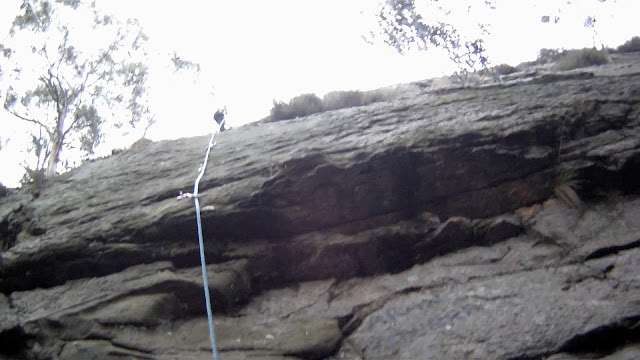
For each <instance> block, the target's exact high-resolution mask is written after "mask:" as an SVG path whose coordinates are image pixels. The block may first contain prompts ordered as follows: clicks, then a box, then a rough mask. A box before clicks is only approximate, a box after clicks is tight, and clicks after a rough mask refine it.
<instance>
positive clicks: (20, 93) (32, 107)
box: [0, 0, 149, 177]
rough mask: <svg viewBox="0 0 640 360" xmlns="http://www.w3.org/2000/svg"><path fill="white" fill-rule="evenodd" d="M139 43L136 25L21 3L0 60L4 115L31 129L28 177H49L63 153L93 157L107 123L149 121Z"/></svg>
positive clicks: (91, 9) (82, 5)
mask: <svg viewBox="0 0 640 360" xmlns="http://www.w3.org/2000/svg"><path fill="white" fill-rule="evenodd" d="M146 41H147V37H146V35H145V34H144V33H143V32H142V29H141V27H140V25H139V23H138V22H137V21H136V20H131V19H127V20H126V21H125V22H121V21H118V20H117V19H115V18H114V17H112V16H110V15H106V14H102V13H100V12H99V11H98V9H97V8H96V6H95V3H93V2H91V3H86V2H84V1H82V0H55V1H49V0H24V1H23V3H22V5H21V7H20V13H19V14H18V15H17V16H16V18H15V20H14V21H13V24H12V27H11V30H10V37H9V38H8V43H5V44H0V50H1V53H2V60H3V66H2V67H1V68H2V69H3V72H2V75H3V79H2V80H3V81H2V83H3V87H4V88H5V91H4V92H3V93H0V95H2V96H3V97H4V109H5V110H6V111H8V112H9V113H11V114H13V115H14V116H15V117H16V118H18V119H20V120H22V121H24V122H27V123H30V124H33V125H34V129H35V130H34V131H33V132H32V134H31V137H32V144H33V147H32V148H31V149H30V150H31V152H32V153H33V154H34V155H35V157H36V158H37V161H36V166H35V169H29V168H28V169H27V171H28V172H29V171H34V170H45V169H46V171H45V173H46V176H47V177H49V176H51V175H54V174H55V173H56V172H57V165H58V164H59V163H60V161H61V153H62V152H63V149H70V148H74V149H78V150H80V151H81V152H82V153H83V154H86V155H91V154H93V151H94V148H95V147H96V146H97V145H98V144H99V143H100V142H101V140H102V137H103V136H102V129H103V127H104V125H105V123H107V122H109V123H110V124H112V125H113V126H115V127H116V128H120V127H122V126H123V125H124V124H125V122H126V123H128V124H129V125H131V126H135V124H136V123H138V122H139V121H140V120H142V119H144V118H146V117H148V116H149V108H148V106H147V98H146V90H147V88H146V82H147V78H148V68H147V65H145V63H144V62H143V61H144V58H145V52H144V45H145V43H146Z"/></svg>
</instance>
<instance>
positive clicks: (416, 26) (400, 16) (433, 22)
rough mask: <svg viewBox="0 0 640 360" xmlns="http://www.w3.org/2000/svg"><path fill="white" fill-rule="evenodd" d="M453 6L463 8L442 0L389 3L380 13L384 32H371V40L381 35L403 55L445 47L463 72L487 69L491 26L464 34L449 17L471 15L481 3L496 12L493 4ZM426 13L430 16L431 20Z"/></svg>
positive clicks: (390, 0)
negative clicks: (463, 14)
mask: <svg viewBox="0 0 640 360" xmlns="http://www.w3.org/2000/svg"><path fill="white" fill-rule="evenodd" d="M449 4H450V5H457V6H459V7H458V9H457V10H454V9H452V8H445V7H444V5H442V2H439V1H438V0H424V1H422V2H419V4H416V1H415V0H386V1H385V2H384V3H382V4H381V5H380V7H379V9H378V13H377V17H378V23H379V25H380V28H379V30H380V31H379V33H371V34H370V37H369V39H370V40H369V41H372V40H373V39H375V38H377V37H378V36H381V37H382V39H383V40H384V42H385V43H387V44H388V45H390V46H392V47H394V48H395V49H396V50H397V51H398V52H399V53H401V54H403V53H405V52H406V51H408V50H411V49H413V48H417V49H418V50H427V49H429V48H430V47H432V46H433V47H437V48H442V49H444V50H445V51H447V53H448V55H449V58H450V59H451V60H452V61H454V62H455V63H456V64H457V65H458V67H459V68H460V69H461V70H463V71H466V70H474V69H477V68H485V67H486V66H487V65H488V62H489V60H488V57H487V54H486V49H485V47H484V41H485V37H486V36H487V35H489V27H488V24H483V23H476V24H474V25H475V26H472V27H469V28H468V30H466V31H461V30H460V26H459V24H452V23H450V22H448V21H447V20H446V18H447V17H450V16H449V15H452V14H453V13H455V12H458V13H460V12H463V11H464V12H467V13H469V12H471V10H472V8H473V7H475V6H476V5H477V4H480V5H481V6H484V7H487V8H489V9H493V8H494V6H493V4H492V2H491V1H488V0H466V1H464V2H455V3H454V2H450V3H449ZM461 4H463V5H464V6H460V5H461ZM423 13H428V18H426V17H425V16H423ZM456 15H460V14H456Z"/></svg>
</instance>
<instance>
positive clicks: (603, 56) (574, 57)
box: [555, 48, 611, 71]
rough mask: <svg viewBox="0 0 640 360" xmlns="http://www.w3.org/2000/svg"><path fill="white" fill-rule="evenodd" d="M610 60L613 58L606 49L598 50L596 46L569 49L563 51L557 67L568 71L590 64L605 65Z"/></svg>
mask: <svg viewBox="0 0 640 360" xmlns="http://www.w3.org/2000/svg"><path fill="white" fill-rule="evenodd" d="M609 62H611V58H610V57H609V55H608V54H607V51H606V50H596V49H595V48H591V49H586V48H585V49H581V50H568V51H565V52H564V53H562V56H560V58H559V59H558V61H556V65H555V69H556V70H559V71H567V70H573V69H579V68H584V67H588V66H595V65H604V64H607V63H609Z"/></svg>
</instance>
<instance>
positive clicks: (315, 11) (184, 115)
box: [0, 0, 640, 186]
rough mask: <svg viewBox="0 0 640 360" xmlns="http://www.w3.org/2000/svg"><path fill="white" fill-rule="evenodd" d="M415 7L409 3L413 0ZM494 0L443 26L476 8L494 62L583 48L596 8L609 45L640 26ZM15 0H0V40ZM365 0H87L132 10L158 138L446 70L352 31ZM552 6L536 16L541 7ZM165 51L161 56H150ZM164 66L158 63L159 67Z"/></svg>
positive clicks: (589, 3)
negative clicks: (191, 67)
mask: <svg viewBox="0 0 640 360" xmlns="http://www.w3.org/2000/svg"><path fill="white" fill-rule="evenodd" d="M416 2H417V3H418V4H420V0H417V1H416ZM574 2H575V3H576V5H575V6H571V7H567V6H563V7H560V8H559V4H560V5H562V3H565V1H560V0H538V1H534V0H496V1H495V5H496V10H494V11H489V10H487V9H479V10H478V11H480V12H473V13H466V12H465V11H463V10H464V9H465V8H466V6H467V5H469V4H478V3H483V1H479V0H459V1H458V0H457V1H456V2H453V1H451V2H450V3H449V4H459V6H461V7H462V8H461V9H462V10H461V11H458V12H457V13H458V14H460V15H459V17H458V18H456V19H452V20H451V21H452V22H454V24H457V25H458V26H460V27H462V28H463V27H465V26H467V25H468V24H471V23H474V22H475V21H477V17H479V16H482V18H483V19H488V22H490V24H491V36H490V37H489V38H488V40H487V44H486V45H487V49H488V51H489V55H490V56H491V58H492V62H493V63H494V64H500V63H509V64H511V65H517V64H518V63H520V62H523V61H528V60H533V59H535V57H536V55H537V53H538V51H539V50H540V49H541V48H582V47H591V46H593V44H594V36H593V35H594V34H593V32H592V31H591V30H590V29H586V28H584V27H583V26H582V23H583V21H584V19H585V18H586V16H587V15H590V14H595V15H596V16H597V23H596V30H597V36H596V42H597V43H598V44H599V43H602V44H604V45H606V46H611V47H615V46H618V45H620V44H622V43H623V42H624V41H626V40H628V39H630V38H631V37H632V36H637V35H640V23H638V22H637V14H638V13H639V11H638V10H640V2H638V1H637V0H607V1H605V2H600V1H597V0H579V1H574ZM20 3H21V0H2V2H0V42H2V39H3V38H4V34H6V32H5V30H4V29H6V31H8V29H9V27H10V23H11V21H12V20H13V17H14V16H15V15H16V12H17V11H18V9H19V5H20ZM377 3H378V1H374V0H349V1H344V0H271V1H263V0H245V1H211V0H191V1H183V2H178V1H160V0H159V1H153V2H150V1H148V0H97V4H98V6H99V7H103V8H104V9H106V10H107V11H109V12H113V13H115V14H116V15H117V16H122V17H133V18H138V19H139V20H140V22H141V24H142V26H143V27H144V30H145V32H146V33H147V34H148V35H149V37H150V42H149V48H150V56H149V64H150V67H151V68H152V76H151V78H150V80H149V96H150V102H151V108H152V112H153V113H154V114H155V116H156V121H157V123H156V124H155V125H153V126H152V127H151V128H150V129H149V131H148V133H147V137H148V138H150V139H152V140H154V141H157V140H162V139H175V138H180V137H188V136H198V135H206V134H210V132H211V131H212V120H211V119H212V115H213V113H214V112H215V111H216V109H217V108H220V107H223V106H225V107H226V108H227V111H228V115H227V123H228V124H230V125H231V126H239V125H242V124H246V123H249V122H252V121H256V120H259V119H261V118H263V117H265V116H267V115H268V114H269V110H270V108H271V107H272V102H273V100H282V101H288V100H289V99H290V98H292V97H294V96H296V95H300V94H303V93H315V94H317V95H318V96H320V97H322V96H323V95H324V94H325V93H327V92H329V91H333V90H369V89H374V88H378V87H383V86H388V85H393V84H399V83H407V82H411V81H417V80H423V79H427V78H433V77H439V76H443V75H448V74H451V73H452V72H453V71H455V66H454V65H453V64H452V63H450V62H449V61H448V60H447V57H446V55H445V54H443V53H442V52H441V51H438V50H436V51H429V52H426V53H425V52H410V53H408V54H406V55H404V56H403V55H400V54H398V53H397V52H396V51H395V50H394V49H392V48H390V47H389V46H387V45H384V44H380V43H378V44H375V45H370V44H367V43H366V42H364V41H363V40H362V35H365V34H367V33H368V32H369V31H371V30H375V26H376V19H375V11H376V8H377ZM545 14H547V15H549V14H550V15H552V16H553V15H555V14H557V15H559V16H560V17H561V21H560V22H559V23H558V24H543V23H542V22H541V21H540V18H541V16H542V15H545ZM173 51H177V53H178V54H179V55H180V56H181V57H182V58H184V59H188V60H192V61H194V62H197V63H199V64H200V65H201V67H202V69H201V72H200V73H199V74H198V75H197V76H193V75H192V74H187V73H178V74H177V75H174V74H172V73H171V72H167V71H153V69H160V70H162V69H164V70H166V62H163V61H166V56H167V54H169V53H171V52H173ZM161 57H164V58H163V59H164V60H163V61H161V60H159V59H160V58H161ZM163 67H164V68H163ZM24 125H25V124H22V123H20V122H19V121H17V120H16V119H15V118H13V117H12V116H11V115H10V114H8V113H5V112H4V111H3V110H0V126H1V127H0V129H1V130H0V138H2V141H6V139H7V138H8V139H9V142H8V143H7V144H5V146H4V147H3V149H2V150H0V169H1V170H0V182H2V183H3V184H5V185H7V186H17V184H18V181H19V179H20V178H21V177H22V174H23V172H24V170H23V167H22V162H23V160H21V159H24V158H25V157H26V156H27V155H26V153H25V148H26V143H25V141H26V140H25V139H26V138H25V136H24V134H25V132H26V131H25V128H24ZM142 130H143V129H138V130H136V131H132V132H131V133H129V134H128V135H126V136H120V135H118V136H112V137H111V138H109V141H108V142H107V143H106V144H104V145H102V146H101V147H100V148H99V154H107V153H110V151H111V149H113V148H123V147H127V146H129V145H130V144H131V143H133V142H134V141H136V140H137V139H138V138H140V136H141V134H142Z"/></svg>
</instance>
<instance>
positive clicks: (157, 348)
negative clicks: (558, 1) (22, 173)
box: [0, 54, 640, 360]
mask: <svg viewBox="0 0 640 360" xmlns="http://www.w3.org/2000/svg"><path fill="white" fill-rule="evenodd" d="M413 86H414V87H417V88H420V86H422V87H423V89H422V90H421V91H418V92H417V94H416V93H415V92H414V93H412V94H410V95H407V97H405V98H401V99H397V100H394V101H393V102H387V103H377V104H373V105H369V106H365V107H358V108H351V109H343V110H336V111H332V112H326V113H321V114H316V115H312V116H308V117H305V118H299V119H295V120H287V121H281V122H275V123H268V124H260V125H258V124H254V125H248V126H244V127H240V128H236V129H233V130H232V131H227V132H224V133H222V134H219V136H217V137H216V141H217V145H216V146H215V148H214V149H213V152H212V156H211V158H210V161H209V167H208V169H207V173H206V174H205V176H204V178H203V180H202V182H201V185H200V189H201V195H200V201H201V205H202V206H204V207H205V211H203V213H202V216H203V223H204V235H205V245H206V256H207V260H208V262H209V265H208V271H209V278H210V284H209V285H210V289H211V291H212V297H213V303H214V313H215V322H216V331H217V337H218V348H219V350H220V355H221V359H224V360H227V359H272V360H276V359H335V360H337V359H352V360H356V359H359V360H364V359H367V360H369V359H542V358H546V359H555V360H558V359H587V358H589V359H590V358H602V359H604V358H606V359H632V358H638V357H640V345H638V340H639V339H640V336H639V335H640V332H639V331H640V330H639V327H638V325H639V320H640V278H639V274H640V272H639V269H640V267H639V265H640V249H639V248H638V247H639V245H640V197H639V196H638V195H639V184H640V181H639V180H640V178H639V176H638V173H640V54H631V55H620V56H618V57H616V58H614V62H613V63H612V64H609V65H607V66H605V67H601V68H597V69H585V70H582V71H573V72H568V73H560V74H553V73H549V74H537V75H532V76H531V77H529V78H525V79H522V78H520V79H518V78H514V80H511V81H508V82H505V83H502V84H495V85H491V86H475V87H467V88H445V89H439V90H437V91H431V90H430V89H429V88H428V84H427V83H423V84H421V83H416V84H414V85H413ZM208 140H209V138H208V136H202V137H197V138H190V139H181V140H177V141H161V142H157V143H151V144H148V145H144V146H140V147H136V148H134V149H131V150H128V151H125V152H122V153H120V154H117V155H114V156H112V157H109V158H105V159H101V160H97V161H94V162H91V163H88V164H85V165H83V166H82V167H80V168H78V169H76V170H74V171H72V172H71V173H68V174H65V175H63V176H60V177H59V178H57V179H55V180H53V181H51V182H50V183H48V184H45V185H44V186H42V187H41V188H37V189H36V188H33V189H31V190H29V191H27V190H26V189H25V190H22V191H12V192H10V193H9V194H8V195H6V196H4V197H2V198H1V199H0V221H1V222H0V236H1V239H2V243H3V252H2V255H1V258H0V274H1V278H0V290H1V291H2V294H0V344H1V346H0V359H14V358H15V359H18V358H28V359H210V358H211V353H210V347H209V343H208V332H207V328H206V316H205V307H204V299H203V295H202V288H201V286H202V280H201V277H200V273H199V271H200V270H199V256H198V247H197V235H196V223H195V213H194V207H193V203H192V201H190V200H188V199H183V200H176V196H177V195H178V194H179V193H180V191H183V192H191V191H192V187H193V181H194V179H195V177H196V175H197V170H198V167H199V165H200V163H201V161H202V157H203V154H204V151H205V148H206V146H207V143H208Z"/></svg>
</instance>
